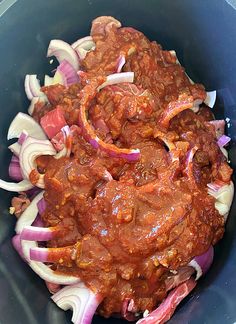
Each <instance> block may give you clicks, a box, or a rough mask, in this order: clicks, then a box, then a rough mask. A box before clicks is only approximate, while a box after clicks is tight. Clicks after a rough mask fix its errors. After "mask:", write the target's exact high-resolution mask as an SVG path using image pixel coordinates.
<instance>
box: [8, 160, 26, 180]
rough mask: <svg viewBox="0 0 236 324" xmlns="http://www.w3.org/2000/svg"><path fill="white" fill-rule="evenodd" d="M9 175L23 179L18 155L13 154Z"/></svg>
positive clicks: (15, 178)
mask: <svg viewBox="0 0 236 324" xmlns="http://www.w3.org/2000/svg"><path fill="white" fill-rule="evenodd" d="M8 173H9V177H10V178H11V179H13V180H15V181H22V180H23V177H22V174H21V169H20V162H19V159H18V157H17V156H15V155H13V156H12V158H11V162H10V165H9V168H8Z"/></svg>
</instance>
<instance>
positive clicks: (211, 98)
mask: <svg viewBox="0 0 236 324" xmlns="http://www.w3.org/2000/svg"><path fill="white" fill-rule="evenodd" d="M215 102H216V91H215V90H214V91H208V92H207V96H206V99H205V100H204V103H205V104H206V105H207V106H208V107H210V108H213V107H214V105H215Z"/></svg>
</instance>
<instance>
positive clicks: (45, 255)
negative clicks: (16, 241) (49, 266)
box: [26, 229, 73, 263]
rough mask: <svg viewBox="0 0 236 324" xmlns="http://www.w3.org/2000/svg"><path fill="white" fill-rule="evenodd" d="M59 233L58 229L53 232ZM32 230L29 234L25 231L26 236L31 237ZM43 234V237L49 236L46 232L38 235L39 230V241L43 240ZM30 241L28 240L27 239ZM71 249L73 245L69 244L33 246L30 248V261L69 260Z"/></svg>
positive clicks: (56, 261) (54, 261) (51, 261)
mask: <svg viewBox="0 0 236 324" xmlns="http://www.w3.org/2000/svg"><path fill="white" fill-rule="evenodd" d="M58 233H59V229H58V230H57V232H56V230H55V234H54V236H55V235H56V234H58ZM32 234H33V233H32V232H31V234H30V235H29V232H28V233H27V235H26V236H27V237H30V236H31V237H32ZM43 236H45V238H47V237H49V235H48V233H47V235H46V232H45V233H44V235H42V236H40V235H39V232H38V235H37V237H39V238H40V239H41V241H42V240H43V239H42V238H43ZM28 241H30V240H28ZM72 249H73V247H71V246H66V247H58V248H43V247H38V246H37V247H33V248H31V249H30V260H31V261H38V262H50V263H58V262H60V261H61V260H63V262H69V263H70V262H71V260H72V259H71V255H72Z"/></svg>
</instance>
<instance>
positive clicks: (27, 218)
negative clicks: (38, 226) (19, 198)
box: [15, 191, 44, 234]
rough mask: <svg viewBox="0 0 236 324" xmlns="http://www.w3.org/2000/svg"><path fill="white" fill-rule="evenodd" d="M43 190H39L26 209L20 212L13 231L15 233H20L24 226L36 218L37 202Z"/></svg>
mask: <svg viewBox="0 0 236 324" xmlns="http://www.w3.org/2000/svg"><path fill="white" fill-rule="evenodd" d="M43 195H44V191H41V192H40V193H39V194H37V196H35V197H34V199H33V200H32V201H31V203H30V205H29V206H28V207H27V208H26V210H25V211H24V212H23V213H22V214H21V216H20V218H19V219H18V221H17V223H16V227H15V231H16V233H17V234H20V233H21V232H22V230H23V229H24V227H26V226H30V225H31V224H32V223H33V221H34V220H35V219H36V216H37V214H38V208H37V203H38V202H39V201H40V200H41V199H42V198H43Z"/></svg>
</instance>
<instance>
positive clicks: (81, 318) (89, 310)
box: [51, 283, 102, 324]
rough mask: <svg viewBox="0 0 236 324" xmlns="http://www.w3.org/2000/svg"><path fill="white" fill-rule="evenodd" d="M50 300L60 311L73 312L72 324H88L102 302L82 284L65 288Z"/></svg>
mask: <svg viewBox="0 0 236 324" xmlns="http://www.w3.org/2000/svg"><path fill="white" fill-rule="evenodd" d="M51 298H52V300H53V301H54V302H55V303H56V304H57V306H58V307H60V308H61V309H63V310H68V309H71V310H72V311H73V315H72V319H71V320H72V322H73V323H74V324H90V323H91V322H92V318H93V315H94V314H95V311H96V309H97V307H98V305H99V304H100V302H101V301H102V298H101V297H100V296H98V295H96V294H94V293H93V292H92V291H91V290H90V289H89V288H87V287H86V286H85V285H84V284H83V283H78V284H76V285H73V286H70V287H65V288H63V289H61V290H59V291H58V292H57V293H56V294H54V295H53V296H52V297H51Z"/></svg>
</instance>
